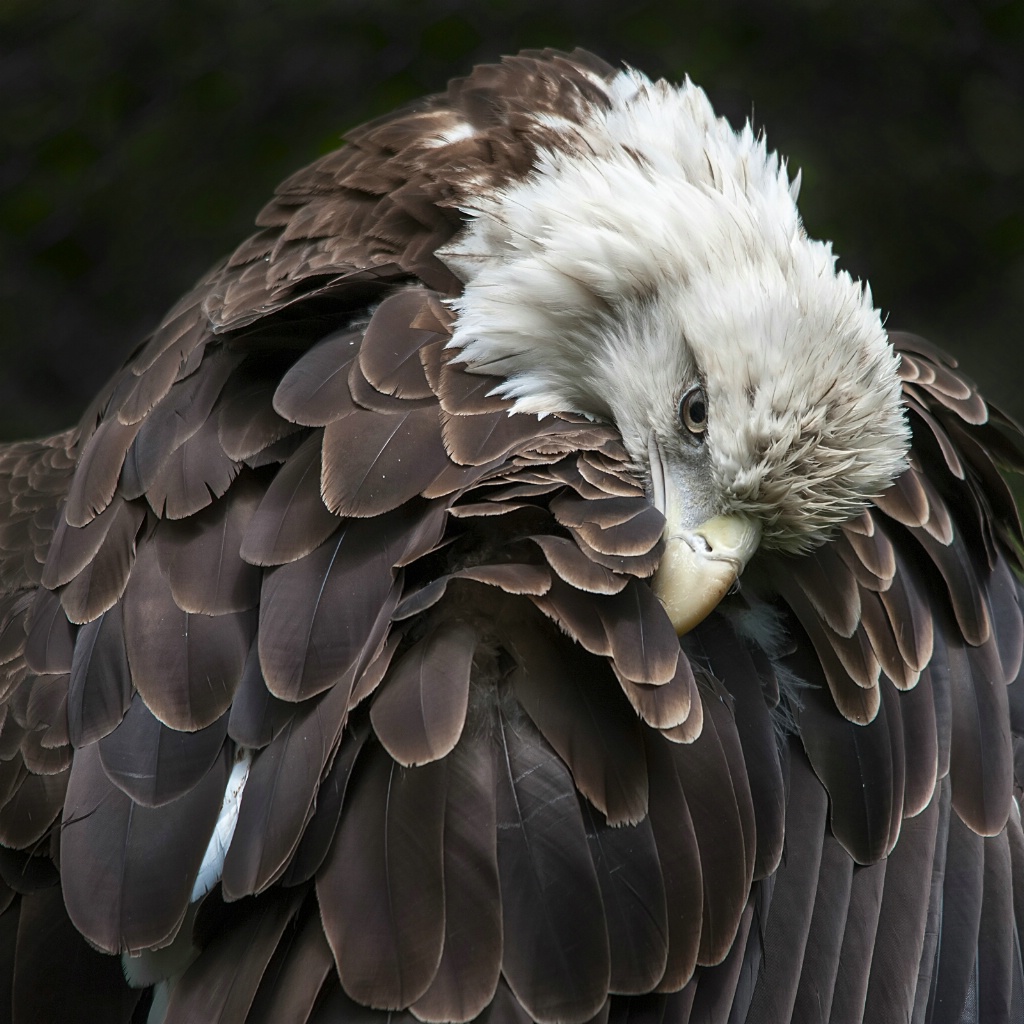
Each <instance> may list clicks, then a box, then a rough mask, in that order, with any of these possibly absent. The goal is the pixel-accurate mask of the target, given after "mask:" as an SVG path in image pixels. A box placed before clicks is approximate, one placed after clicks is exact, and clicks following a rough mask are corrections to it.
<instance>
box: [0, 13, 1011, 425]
mask: <svg viewBox="0 0 1024 1024" xmlns="http://www.w3.org/2000/svg"><path fill="white" fill-rule="evenodd" d="M577 45H581V46H585V47H587V48H589V49H593V50H594V51H595V52H597V53H599V54H601V55H602V56H604V57H605V58H606V59H608V60H611V61H613V62H614V61H621V60H624V61H627V62H629V63H631V64H634V65H635V66H637V67H640V68H641V69H643V70H644V71H646V72H647V73H648V74H651V75H655V76H661V75H664V76H667V77H669V78H672V79H676V80H678V79H680V78H682V76H683V75H685V74H687V73H689V74H690V76H691V77H692V78H693V79H694V80H695V81H697V82H699V83H700V84H702V85H703V86H704V87H705V88H706V89H707V91H708V92H709V94H710V96H711V98H712V101H713V102H714V103H715V105H716V107H717V109H718V110H719V112H720V113H723V114H726V115H727V116H729V117H730V119H731V120H732V121H733V122H734V123H737V124H738V123H741V122H742V121H743V120H744V119H745V118H746V117H752V118H753V121H754V123H755V125H757V126H765V127H766V129H767V132H768V137H769V141H770V142H771V144H772V145H773V146H775V147H777V148H778V149H780V150H781V151H782V152H783V153H785V154H786V155H787V156H788V157H789V159H790V165H791V167H792V168H796V167H800V168H802V171H803V192H802V202H801V205H802V209H803V212H804V218H805V221H806V223H807V227H808V230H809V231H810V233H811V234H812V235H816V236H818V237H825V238H831V239H833V240H834V241H835V244H836V249H837V251H838V252H839V253H840V254H841V258H842V263H843V265H844V266H846V267H847V268H848V269H849V270H850V271H851V272H852V273H854V274H855V275H857V276H863V277H868V278H869V279H870V281H871V283H872V287H873V291H874V296H875V301H876V303H877V304H878V305H879V306H880V307H881V308H883V309H884V310H886V311H887V312H888V313H889V314H890V315H889V321H888V322H889V325H890V326H892V327H902V328H907V329H912V330H917V331H919V332H921V333H923V334H927V335H928V336H930V337H932V338H933V339H934V340H935V341H937V342H939V343H940V344H942V345H944V346H945V347H947V348H949V349H950V350H952V351H954V352H956V353H957V354H958V355H959V356H961V357H962V360H963V361H964V362H965V363H966V364H967V366H968V368H969V370H970V372H972V373H974V375H975V376H977V377H979V378H981V380H982V382H983V383H984V384H985V387H986V390H987V391H988V392H989V393H991V394H993V395H994V397H996V399H997V400H999V401H1000V402H1001V403H1003V404H1004V405H1005V406H1007V407H1008V408H1009V409H1010V411H1013V412H1014V413H1016V415H1017V416H1018V417H1022V416H1024V397H1022V395H1021V394H1020V387H1019V382H1020V381H1021V380H1022V379H1024V373H1022V370H1024V347H1022V345H1021V343H1020V341H1021V324H1022V323H1024V3H1021V2H1020V0H973V2H964V0H862V2H859V3H851V2H850V0H845V2H835V0H776V2H774V3H767V2H762V0H718V2H716V3H713V4H712V3H709V2H707V0H705V2H703V3H698V2H695V0H675V2H672V0H662V2H656V3H637V2H632V3H631V2H629V0H589V2H588V0H543V2H528V0H489V2H482V0H433V2H423V0H176V2H175V3H173V4H160V3H153V4H148V3H139V2H137V0H92V2H91V3H88V4H85V3H81V2H77V3H76V2H72V0H51V2H50V3H47V4H41V3H39V2H38V0H4V3H3V4H0V97H2V100H0V366H2V367H3V371H2V373H0V436H4V437H13V436H17V435H19V434H28V433H39V432H43V431H50V430H54V429H57V428H59V427H61V426H64V425H67V424H69V423H71V422H72V421H74V420H75V419H76V418H77V416H78V415H79V413H80V411H81V409H82V408H83V406H84V405H85V403H86V401H87V400H88V398H89V396H90V395H91V394H92V392H93V391H94V390H95V389H96V388H97V387H99V385H100V384H101V383H102V381H103V379H104V378H105V377H106V376H107V375H108V374H109V373H110V372H111V371H112V370H113V368H114V367H115V365H116V364H117V363H118V362H119V361H120V360H121V359H122V358H123V357H124V356H125V354H126V353H127V352H128V351H129V350H130V348H131V347H132V346H133V345H134V344H135V343H136V342H137V341H138V340H139V339H140V338H141V337H142V336H143V335H144V334H145V333H146V331H147V330H148V329H149V328H151V327H152V326H153V325H154V323H155V322H156V321H157V320H158V319H159V318H160V316H161V314H162V313H163V311H164V310H165V309H166V308H167V307H168V306H169V305H170V304H171V303H172V302H173V301H174V299H175V298H176V297H177V295H178V294H180V293H181V292H182V291H183V290H184V289H185V288H186V287H188V285H189V284H190V283H191V282H192V281H193V280H194V279H195V278H196V277H198V276H199V275H200V274H201V273H202V272H203V270H204V269H205V268H206V267H207V266H208V265H209V264H211V263H213V262H214V261H215V260H216V259H218V258H219V257H220V256H222V255H223V254H224V253H226V252H227V251H229V250H230V249H232V248H233V247H234V245H235V244H236V243H237V242H238V241H240V240H241V239H242V238H243V237H244V236H245V235H246V234H247V233H249V231H250V227H251V223H252V219H253V217H254V216H255V214H256V212H257V211H258V210H259V208H260V206H262V204H263V202H264V201H265V200H266V198H267V197H268V196H269V194H270V192H271V190H272V188H273V187H274V185H275V184H276V183H277V182H278V181H280V180H281V179H282V178H283V177H285V176H286V175H287V174H288V173H289V172H290V171H292V170H294V169H295V168H296V167H298V166H300V165H301V164H303V163H306V162H308V161H310V160H312V159H313V158H315V157H316V156H317V155H319V154H320V153H323V152H326V151H327V150H329V149H331V148H333V147H334V146H336V145H337V144H338V140H339V137H340V134H341V133H342V132H343V131H344V130H345V129H346V128H350V127H352V126H354V125H356V124H358V123H360V122H361V121H364V120H366V119H367V118H370V117H373V116H376V115H378V114H381V113H384V112H386V111H387V110H389V109H391V108H392V107H394V106H395V105H397V104H399V103H401V102H403V101H405V100H407V99H410V98H412V97H414V96H416V95H419V94H421V93H425V92H430V91H435V90H438V89H440V88H443V86H444V84H445V82H446V80H447V79H448V78H449V77H450V76H452V75H455V74H462V73H465V72H466V71H467V70H468V69H469V67H470V66H471V65H472V64H474V63H477V62H480V61H486V60H494V59H496V58H497V57H498V56H500V55H501V54H502V53H509V52H514V51H516V50H518V49H520V48H522V47H525V46H556V47H562V48H572V47H573V46H577Z"/></svg>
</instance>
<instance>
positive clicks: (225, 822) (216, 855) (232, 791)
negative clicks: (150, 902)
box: [190, 748, 252, 903]
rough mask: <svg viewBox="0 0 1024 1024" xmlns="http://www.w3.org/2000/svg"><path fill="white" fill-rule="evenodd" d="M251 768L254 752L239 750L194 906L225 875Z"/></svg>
mask: <svg viewBox="0 0 1024 1024" xmlns="http://www.w3.org/2000/svg"><path fill="white" fill-rule="evenodd" d="M251 766H252V753H251V752H250V751H248V750H245V749H244V748H243V749H239V751H238V753H237V754H236V755H235V766H234V768H232V769H231V774H230V775H229V776H228V784H227V786H226V787H225V789H224V799H223V800H222V801H221V805H220V814H219V815H218V816H217V824H216V825H215V826H214V829H213V835H212V836H210V842H209V843H208V844H207V847H206V852H205V853H204V854H203V862H202V864H200V866H199V874H198V875H197V876H196V882H195V885H194V886H193V887H192V896H191V897H190V898H191V901H192V902H193V903H194V902H195V901H196V900H198V899H200V898H202V897H203V896H205V895H206V894H207V893H208V892H209V891H210V890H211V889H212V888H213V887H214V886H215V885H216V884H217V883H218V882H219V881H220V880H221V876H222V875H223V874H224V858H225V857H227V855H228V847H229V846H231V838H232V836H234V834H235V826H236V825H237V824H238V809H239V807H240V805H241V803H242V792H243V790H244V789H245V783H246V781H247V780H248V778H249V769H250V767H251Z"/></svg>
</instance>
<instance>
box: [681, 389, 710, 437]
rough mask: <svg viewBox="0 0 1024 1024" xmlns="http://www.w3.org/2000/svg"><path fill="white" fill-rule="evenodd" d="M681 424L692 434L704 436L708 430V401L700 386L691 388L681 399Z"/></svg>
mask: <svg viewBox="0 0 1024 1024" xmlns="http://www.w3.org/2000/svg"><path fill="white" fill-rule="evenodd" d="M679 422H680V423H681V424H682V425H683V426H684V427H686V429H687V430H688V431H689V432H690V433H691V434H703V433H704V431H705V430H707V428H708V400H707V398H706V397H705V395H704V389H703V388H702V387H700V386H698V387H695V388H690V390H689V391H687V392H686V394H685V395H683V397H682V398H680V399H679Z"/></svg>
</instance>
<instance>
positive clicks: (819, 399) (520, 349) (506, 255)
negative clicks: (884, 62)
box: [441, 71, 909, 632]
mask: <svg viewBox="0 0 1024 1024" xmlns="http://www.w3.org/2000/svg"><path fill="white" fill-rule="evenodd" d="M594 85H595V86H599V87H600V90H601V92H600V94H599V95H600V96H602V97H603V98H602V100H601V102H597V101H595V102H591V103H590V104H588V105H581V106H580V107H579V108H578V109H576V110H574V111H573V115H572V117H571V118H565V119H560V118H557V117H553V116H550V115H545V117H544V121H543V125H542V126H541V127H542V128H543V133H541V134H540V138H541V139H542V142H541V143H540V144H538V145H537V147H536V159H535V160H534V162H533V166H532V168H531V169H530V171H529V173H527V174H526V175H525V176H522V177H520V178H517V179H515V180H510V181H507V182H505V183H504V184H502V185H500V186H497V187H490V188H487V189H483V190H481V194H480V195H479V196H474V197H473V198H472V201H471V202H468V203H466V204H465V213H466V214H467V215H468V217H469V220H468V223H467V226H466V228H465V230H464V231H463V232H462V234H461V235H460V236H458V237H457V238H456V239H455V240H454V242H452V243H451V244H450V245H448V246H447V247H446V248H445V249H444V250H443V251H442V253H441V256H442V258H443V259H444V260H445V261H446V263H447V264H448V266H449V267H450V268H451V269H452V270H453V271H454V272H455V273H456V274H457V275H458V276H459V277H460V278H461V279H462V281H463V282H464V290H463V293H462V295H461V296H460V297H459V298H457V299H455V300H453V307H454V309H455V311H456V313H457V320H456V324H455V330H454V334H453V337H452V340H451V345H452V346H453V347H454V348H457V349H460V350H461V358H462V360H464V362H465V364H466V367H467V368H468V369H469V370H470V371H473V372H480V373H489V374H498V375H500V376H501V377H502V378H503V383H502V384H501V386H500V387H499V389H498V390H499V392H500V393H501V394H502V395H503V396H505V397H507V398H510V399H512V400H514V403H515V404H514V406H513V411H515V412H520V413H536V414H538V415H542V416H543V415H546V414H549V413H554V412H567V411H574V412H577V413H582V414H584V415H586V416H589V417H592V418H594V419H596V420H602V421H608V422H611V423H614V424H615V426H616V427H617V428H618V430H619V431H620V432H621V434H622V437H623V441H624V443H625V446H626V448H627V450H628V452H629V454H630V456H631V459H632V461H633V464H634V466H635V469H636V472H637V475H638V476H639V477H640V478H641V479H642V480H643V481H644V483H645V485H646V487H647V490H648V494H649V496H650V498H651V500H652V502H653V503H654V504H655V505H657V507H658V508H659V509H660V510H661V511H662V512H663V513H664V515H665V518H666V527H665V540H666V550H665V555H664V557H663V559H662V563H661V566H660V567H659V570H658V573H657V574H656V576H655V579H654V586H655V589H656V591H657V593H658V595H659V597H661V599H662V601H663V603H664V604H665V607H666V609H667V610H668V612H669V615H670V617H671V618H672V619H673V622H674V624H675V626H676V628H677V630H678V631H680V632H685V631H686V630H687V629H689V628H691V627H692V626H693V625H695V624H696V623H697V622H699V621H700V619H702V618H703V617H704V616H705V615H706V614H707V613H708V611H710V609H711V608H713V607H714V606H715V604H717V603H718V601H719V600H720V599H721V597H722V596H723V595H724V594H725V593H726V591H727V590H728V589H729V588H730V586H732V584H733V583H734V582H735V580H736V578H737V577H738V575H739V573H740V572H742V570H743V569H744V567H745V566H746V564H747V562H748V561H749V559H750V558H751V556H752V555H753V554H754V552H755V551H756V550H757V549H758V547H764V548H767V549H774V550H780V551H787V552H802V551H807V550H810V549H811V548H813V547H815V546H816V545H818V544H820V543H822V542H823V541H824V540H825V539H826V538H827V537H828V535H829V533H830V531H831V530H832V529H833V528H834V527H835V526H836V525H837V524H839V523H842V522H844V521H846V520H848V519H850V518H852V517H854V516H856V515H857V514H859V513H860V512H861V511H862V510H863V509H864V507H865V506H866V505H867V504H868V503H869V502H870V501H871V500H872V499H873V498H875V497H877V496H878V495H879V494H880V493H881V492H882V491H883V490H884V489H885V488H886V487H887V486H888V485H889V484H890V483H891V482H892V481H893V479H894V478H895V477H896V476H897V475H898V474H899V473H900V472H901V471H902V470H903V469H904V467H905V465H906V458H907V450H908V446H909V428H908V425H907V422H906V418H905V416H904V413H903V408H902V404H901V391H900V383H899V378H898V374H897V369H898V357H897V356H896V355H895V354H894V352H893V350H892V348H891V346H890V344H889V342H888V339H887V337H886V333H885V330H884V329H883V327H882V322H881V317H880V315H879V312H878V310H876V309H875V308H874V307H873V305H872V302H871V295H870V291H869V289H868V288H867V286H865V285H862V284H861V283H860V282H857V281H854V280H852V279H851V278H850V276H849V275H848V274H847V273H845V272H843V271H838V270H837V269H836V267H835V257H834V255H833V253H832V249H831V246H830V245H829V244H828V243H824V242H819V241H815V240H813V239H810V238H808V236H807V234H806V232H805V231H804V228H803V226H802V224H801V220H800V216H799V212H798V210H797V206H796V198H797V193H798V189H799V177H797V178H796V179H794V180H793V181H792V182H791V181H790V179H789V175H788V173H787V169H786V165H785V163H784V162H783V161H781V160H780V159H779V157H778V155H777V154H775V153H774V152H771V151H769V150H768V148H767V146H766V143H765V140H764V138H763V136H755V134H754V133H753V131H752V129H751V127H750V125H749V123H748V124H747V125H746V126H745V127H744V128H743V129H742V130H741V131H738V132H737V131H734V130H733V129H732V128H731V126H730V125H729V124H728V123H727V122H726V121H725V120H724V119H722V118H717V117H716V116H715V113H714V111H713V109H712V107H711V104H710V103H709V101H708V99H707V96H706V95H705V94H704V92H703V91H702V90H701V89H699V88H698V87H697V86H695V85H693V84H692V83H691V82H690V81H689V80H687V81H686V82H685V83H684V84H683V85H682V86H681V87H679V88H676V87H673V86H670V85H669V84H668V83H666V82H664V81H658V82H651V81H650V80H649V79H647V78H646V77H644V76H643V75H641V74H638V73H637V72H635V71H624V72H622V73H620V74H618V75H616V76H614V77H611V78H609V79H601V78H599V77H598V76H597V75H595V76H594Z"/></svg>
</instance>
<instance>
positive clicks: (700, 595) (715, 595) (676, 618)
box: [651, 513, 761, 636]
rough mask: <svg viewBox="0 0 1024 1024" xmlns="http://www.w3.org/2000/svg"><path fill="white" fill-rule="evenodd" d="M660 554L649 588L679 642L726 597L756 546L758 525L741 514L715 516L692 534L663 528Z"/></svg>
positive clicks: (670, 524) (669, 526)
mask: <svg viewBox="0 0 1024 1024" xmlns="http://www.w3.org/2000/svg"><path fill="white" fill-rule="evenodd" d="M664 536H665V554H664V555H663V556H662V559H661V564H660V565H659V566H658V571H657V572H656V573H655V574H654V579H653V580H652V581H651V585H652V586H653V588H654V593H655V594H656V595H657V597H658V600H659V601H661V603H662V604H663V605H664V606H665V611H666V612H668V617H669V619H671V621H672V625H673V626H674V627H675V630H676V633H678V634H679V635H680V636H682V635H683V633H687V632H689V631H690V630H691V629H693V627H694V626H696V625H697V624H698V623H699V622H701V621H702V620H703V619H704V618H706V617H707V616H708V615H709V614H710V613H711V611H712V610H713V609H714V608H715V606H716V605H717V604H718V602H719V601H721V600H722V598H723V597H725V595H726V594H727V593H728V592H729V588H730V587H731V586H732V585H733V584H734V583H735V582H736V580H737V579H738V578H739V575H740V573H741V572H743V570H744V569H745V568H746V565H747V562H749V561H750V558H751V556H752V555H753V554H754V552H755V551H756V550H757V545H758V543H759V542H760V540H761V525H760V523H758V522H757V521H756V520H754V519H751V518H750V517H749V516H745V515H742V514H740V513H733V514H731V515H722V516H715V517H714V518H712V519H709V520H707V522H704V523H701V525H700V526H698V527H696V528H695V529H690V530H687V529H683V528H681V527H679V526H677V525H675V524H674V523H673V522H672V521H671V520H669V521H668V522H666V524H665V534H664Z"/></svg>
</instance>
